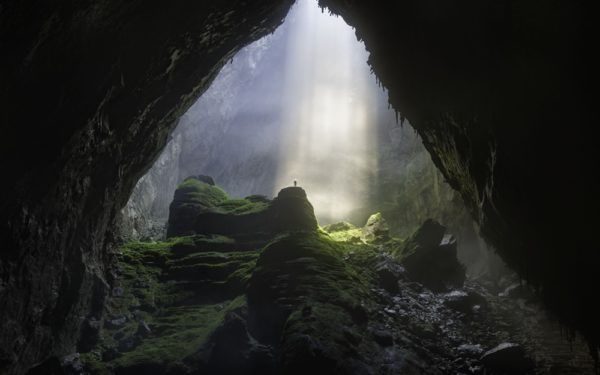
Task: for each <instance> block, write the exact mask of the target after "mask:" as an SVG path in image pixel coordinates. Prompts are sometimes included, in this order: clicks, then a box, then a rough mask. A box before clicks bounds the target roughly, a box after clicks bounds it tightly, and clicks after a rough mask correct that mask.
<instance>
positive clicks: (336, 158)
mask: <svg viewBox="0 0 600 375" xmlns="http://www.w3.org/2000/svg"><path fill="white" fill-rule="evenodd" d="M288 22H290V34H289V40H288V44H287V58H286V66H285V69H286V71H285V90H284V97H283V98H282V99H283V106H284V108H283V111H282V113H283V115H282V117H283V118H282V128H283V132H284V133H283V137H282V138H283V142H282V147H281V152H280V155H281V158H280V166H279V170H278V174H277V179H276V189H279V188H281V187H282V186H287V185H290V184H291V182H292V181H293V180H294V179H297V180H298V184H299V185H300V186H302V187H303V188H304V189H305V190H306V191H307V193H308V195H309V199H310V200H311V202H312V203H313V205H314V207H315V212H316V215H317V217H318V219H319V222H320V223H322V224H324V223H328V222H334V221H339V220H343V219H346V218H347V217H348V215H349V214H350V213H351V212H352V211H354V210H357V209H360V208H362V207H364V205H365V204H366V201H367V197H368V193H369V191H368V190H369V181H370V180H371V178H372V174H373V173H374V171H375V170H376V157H375V152H374V151H375V150H374V149H375V147H376V144H375V136H374V134H375V131H374V128H373V127H371V126H372V125H374V124H373V122H374V121H375V120H376V119H375V116H376V111H375V107H376V105H375V100H376V99H375V98H376V97H377V91H376V90H378V86H377V83H376V81H375V77H374V76H373V75H372V74H371V72H370V68H369V66H368V64H367V58H368V53H367V51H366V50H365V47H364V45H363V44H362V43H360V42H359V41H358V40H357V39H356V36H355V34H354V30H353V29H352V28H351V27H350V26H348V25H347V24H346V23H345V22H344V21H343V19H342V18H338V17H334V16H331V15H329V14H327V13H324V12H322V11H321V9H320V8H319V7H318V5H317V2H316V1H315V0H298V1H297V3H296V5H295V6H294V8H293V9H292V11H291V12H290V15H289V16H288ZM370 129H371V130H370Z"/></svg>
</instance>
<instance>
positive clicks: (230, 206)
mask: <svg viewBox="0 0 600 375" xmlns="http://www.w3.org/2000/svg"><path fill="white" fill-rule="evenodd" d="M268 207H269V202H261V201H251V200H248V199H228V200H226V201H223V202H221V203H219V204H218V205H217V207H216V209H215V210H214V212H219V213H223V214H230V215H241V214H252V213H257V212H261V211H264V210H266V209H267V208H268Z"/></svg>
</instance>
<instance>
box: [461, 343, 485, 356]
mask: <svg viewBox="0 0 600 375" xmlns="http://www.w3.org/2000/svg"><path fill="white" fill-rule="evenodd" d="M458 352H459V353H460V354H461V355H462V356H465V357H467V358H479V357H480V356H481V353H483V348H482V347H481V345H480V344H476V345H473V344H462V345H461V346H459V347H458Z"/></svg>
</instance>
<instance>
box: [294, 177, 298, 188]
mask: <svg viewBox="0 0 600 375" xmlns="http://www.w3.org/2000/svg"><path fill="white" fill-rule="evenodd" d="M296 186H298V180H296V179H294V187H296Z"/></svg>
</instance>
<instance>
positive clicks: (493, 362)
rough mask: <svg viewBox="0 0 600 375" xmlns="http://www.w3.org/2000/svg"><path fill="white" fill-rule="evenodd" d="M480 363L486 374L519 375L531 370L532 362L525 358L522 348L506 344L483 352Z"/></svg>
mask: <svg viewBox="0 0 600 375" xmlns="http://www.w3.org/2000/svg"><path fill="white" fill-rule="evenodd" d="M481 363H483V365H484V366H485V369H486V373H487V374H504V375H521V374H528V373H529V372H530V371H531V370H532V369H533V362H532V361H531V359H529V358H527V355H526V353H525V350H524V349H523V347H522V346H520V345H518V344H512V343H508V342H505V343H502V344H500V345H498V346H496V347H495V348H493V349H490V350H488V351H487V352H485V354H483V356H482V357H481Z"/></svg>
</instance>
